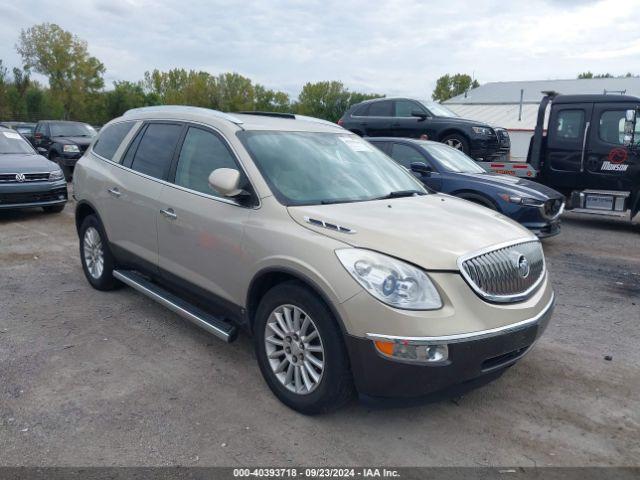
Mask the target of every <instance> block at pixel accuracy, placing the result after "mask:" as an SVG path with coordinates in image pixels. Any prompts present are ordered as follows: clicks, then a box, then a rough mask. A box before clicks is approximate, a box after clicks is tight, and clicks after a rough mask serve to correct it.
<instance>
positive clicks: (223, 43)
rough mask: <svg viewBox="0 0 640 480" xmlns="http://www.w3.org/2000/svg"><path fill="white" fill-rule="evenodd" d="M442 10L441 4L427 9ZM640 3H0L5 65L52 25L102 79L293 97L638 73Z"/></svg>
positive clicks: (0, 55)
mask: <svg viewBox="0 0 640 480" xmlns="http://www.w3.org/2000/svg"><path fill="white" fill-rule="evenodd" d="M431 3H437V4H438V5H430V4H431ZM639 7H640V0H627V1H609V0H604V1H592V0H528V1H522V2H515V1H504V0H495V1H494V0H471V1H459V0H447V1H440V2H426V1H412V0H402V1H386V2H383V1H371V0H369V1H350V0H341V1H333V0H324V1H312V0H306V1H293V0H273V1H266V0H265V1H261V2H255V3H253V2H249V1H237V2H232V1H223V0H209V1H207V0H201V1H188V0H182V1H179V2H177V1H176V2H173V1H168V0H153V1H148V0H59V1H56V2H49V1H33V0H22V1H19V2H18V1H15V0H0V59H3V60H4V63H5V65H7V66H9V67H13V66H19V65H21V62H20V58H19V56H18V55H17V54H16V52H15V48H14V45H15V43H16V41H17V39H18V35H19V34H20V30H21V29H23V28H28V27H29V26H31V25H33V24H36V23H40V22H45V21H48V22H53V23H57V24H59V25H60V26H62V27H63V28H65V29H67V30H69V31H71V32H73V33H74V34H76V35H78V36H79V37H81V38H83V39H85V40H86V41H87V42H88V43H89V50H90V52H91V54H92V55H94V56H96V57H98V59H100V60H101V61H102V62H103V63H104V65H105V67H106V69H107V72H106V75H105V81H106V85H107V86H108V87H111V85H112V82H113V80H139V79H141V78H142V77H143V74H144V72H145V70H151V69H154V68H159V69H161V70H167V69H170V68H174V67H184V68H187V69H198V70H205V71H208V72H210V73H212V74H217V73H220V72H226V71H234V72H238V73H241V74H242V75H245V76H248V77H250V78H251V79H252V80H254V81H256V82H259V83H262V84H264V85H266V86H268V87H270V88H275V89H281V90H284V91H286V92H288V93H290V94H292V95H294V96H295V95H296V94H297V93H298V92H299V90H300V88H301V86H302V85H303V84H304V83H305V82H307V81H319V80H341V81H342V82H344V83H345V85H346V86H347V87H349V88H350V89H354V90H360V91H366V92H376V93H382V94H387V95H410V96H415V97H419V98H426V97H430V94H431V92H432V90H433V87H434V84H435V80H436V79H437V78H438V77H439V76H441V75H443V74H445V73H456V72H464V73H469V74H473V75H474V76H475V78H477V79H478V81H480V83H485V82H490V81H508V80H546V79H556V78H575V76H576V75H577V74H578V73H580V72H582V71H585V70H591V71H593V72H611V73H613V74H624V73H626V72H627V71H632V72H634V73H636V74H640V23H639V22H638V12H639V11H640V8H639Z"/></svg>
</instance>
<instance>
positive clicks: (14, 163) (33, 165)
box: [0, 153, 58, 173]
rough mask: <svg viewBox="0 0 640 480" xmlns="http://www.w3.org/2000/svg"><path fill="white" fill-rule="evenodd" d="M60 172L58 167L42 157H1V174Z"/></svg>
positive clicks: (17, 154) (19, 154)
mask: <svg viewBox="0 0 640 480" xmlns="http://www.w3.org/2000/svg"><path fill="white" fill-rule="evenodd" d="M54 170H58V165H57V164H55V163H53V162H52V161H50V160H47V159H46V158H45V157H43V156H42V155H35V154H32V155H27V154H24V153H15V154H8V155H0V173H44V172H53V171H54Z"/></svg>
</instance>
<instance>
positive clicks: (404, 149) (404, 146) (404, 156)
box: [390, 142, 442, 191]
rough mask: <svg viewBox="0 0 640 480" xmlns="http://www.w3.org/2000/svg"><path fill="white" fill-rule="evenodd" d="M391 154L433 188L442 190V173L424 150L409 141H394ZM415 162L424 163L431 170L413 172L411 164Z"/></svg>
mask: <svg viewBox="0 0 640 480" xmlns="http://www.w3.org/2000/svg"><path fill="white" fill-rule="evenodd" d="M390 156H391V158H393V159H394V160H395V161H396V162H398V163H399V164H400V165H402V166H403V167H404V168H406V169H407V170H409V171H410V172H411V173H413V174H414V175H415V176H416V178H418V180H420V181H421V182H422V183H424V184H425V185H426V186H427V187H429V188H430V189H432V190H435V191H440V189H441V187H442V179H441V178H440V173H439V172H437V171H436V169H435V168H434V166H433V163H432V162H431V160H429V158H428V157H427V156H426V155H425V154H424V152H423V151H422V150H421V149H419V148H418V147H416V146H414V145H409V144H408V143H397V142H394V143H393V144H392V145H391V151H390ZM415 162H420V163H424V164H425V165H426V166H427V167H428V168H430V169H431V171H429V172H426V173H419V172H413V171H412V170H411V164H412V163H415Z"/></svg>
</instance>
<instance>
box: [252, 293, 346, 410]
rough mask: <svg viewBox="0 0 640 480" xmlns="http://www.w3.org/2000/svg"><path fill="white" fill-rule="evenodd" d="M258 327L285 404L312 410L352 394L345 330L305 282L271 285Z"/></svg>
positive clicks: (262, 357)
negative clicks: (342, 331)
mask: <svg viewBox="0 0 640 480" xmlns="http://www.w3.org/2000/svg"><path fill="white" fill-rule="evenodd" d="M254 332H255V349H256V356H257V358H258V365H259V366H260V370H261V372H262V375H263V376H264V379H265V380H266V382H267V385H269V388H270V389H271V391H273V393H274V394H275V395H276V397H278V398H279V399H280V401H282V403H284V404H285V405H287V406H289V407H291V408H293V409H294V410H297V411H299V412H301V413H304V414H309V415H310V414H316V413H324V412H328V411H331V410H335V409H337V408H339V407H340V406H342V405H344V404H345V403H346V402H347V401H348V400H349V399H350V398H351V397H352V394H353V392H354V388H353V380H352V378H351V371H350V369H349V359H348V357H347V352H346V349H345V346H344V341H343V338H342V333H341V331H340V329H339V328H338V326H337V324H336V321H335V319H334V317H333V315H332V314H331V311H330V310H329V309H328V308H327V306H326V305H325V303H324V302H323V301H322V300H321V299H320V298H319V297H318V296H317V295H316V294H315V293H313V292H312V291H310V290H309V289H307V288H306V287H305V286H303V285H302V284H300V283H298V282H286V283H283V284H280V285H278V286H276V287H274V288H272V289H271V290H269V291H268V292H267V294H266V295H265V296H264V297H263V298H262V300H261V301H260V305H259V306H258V310H257V312H256V318H255V323H254Z"/></svg>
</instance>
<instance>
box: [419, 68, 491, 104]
mask: <svg viewBox="0 0 640 480" xmlns="http://www.w3.org/2000/svg"><path fill="white" fill-rule="evenodd" d="M479 86H480V84H479V83H478V81H477V80H474V79H472V78H471V76H469V75H467V74H466V73H456V74H455V75H449V74H448V73H447V74H446V75H443V76H441V77H440V78H439V79H438V80H436V88H435V89H434V90H433V93H432V94H431V98H433V99H434V100H436V101H438V102H444V101H445V100H449V99H450V98H452V97H455V96H456V95H460V94H462V93H464V92H466V91H468V90H470V89H472V88H478V87H479Z"/></svg>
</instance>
